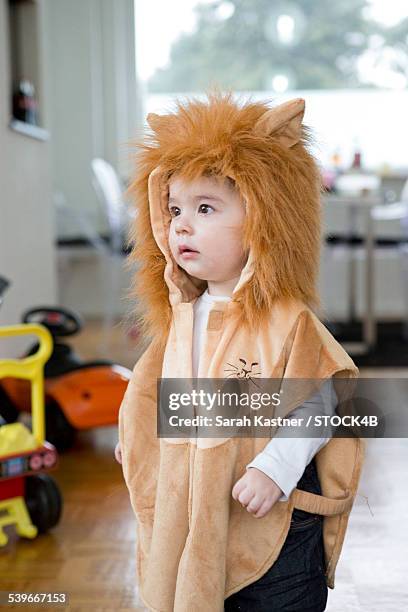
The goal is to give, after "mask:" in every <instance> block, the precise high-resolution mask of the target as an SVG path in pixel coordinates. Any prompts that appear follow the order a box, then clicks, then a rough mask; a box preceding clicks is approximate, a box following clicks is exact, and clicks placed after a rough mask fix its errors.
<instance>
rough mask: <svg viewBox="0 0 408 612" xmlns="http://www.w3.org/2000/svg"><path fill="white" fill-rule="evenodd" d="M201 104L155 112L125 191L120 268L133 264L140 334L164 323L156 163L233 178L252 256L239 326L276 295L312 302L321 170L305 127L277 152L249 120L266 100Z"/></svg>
mask: <svg viewBox="0 0 408 612" xmlns="http://www.w3.org/2000/svg"><path fill="white" fill-rule="evenodd" d="M207 98H208V99H207V101H205V102H202V101H199V100H196V99H193V100H189V101H187V102H180V101H179V102H178V103H177V108H176V111H175V112H174V113H170V114H167V115H162V116H157V115H156V116H155V117H154V121H152V122H151V123H152V127H153V130H152V131H151V132H149V133H147V134H146V135H145V137H144V138H143V139H142V140H141V141H140V142H139V143H137V156H136V168H135V177H134V180H133V182H132V183H131V185H130V188H129V193H130V194H131V195H132V197H133V198H134V202H135V206H136V208H137V210H138V216H137V220H136V222H135V224H134V226H133V227H132V228H131V230H130V236H129V238H130V241H131V243H132V244H133V248H132V252H131V254H130V256H129V264H130V265H131V266H132V265H134V264H136V265H137V266H138V270H137V272H136V273H135V276H134V282H133V286H132V294H133V296H134V297H135V298H136V300H137V302H138V320H139V323H140V324H141V326H142V331H143V333H144V334H145V335H146V336H147V337H149V338H151V339H152V340H153V341H156V342H158V344H160V345H161V344H162V343H163V342H165V340H166V338H167V334H168V330H169V326H170V321H171V315H172V313H171V306H170V303H169V299H168V287H167V285H166V282H165V280H164V276H163V273H164V268H165V265H166V261H165V258H164V255H163V254H162V252H161V251H160V249H159V247H158V246H157V244H156V241H155V239H154V236H153V234H152V229H151V224H150V215H149V202H148V177H149V174H150V173H151V172H152V170H153V169H154V168H156V167H157V166H158V165H160V166H161V167H162V169H163V170H164V171H165V172H166V173H167V174H168V176H170V175H171V174H173V173H176V172H177V173H179V175H180V176H181V177H183V178H184V179H185V180H192V179H194V178H197V177H199V176H201V175H203V174H215V175H221V176H232V177H233V178H234V179H235V181H236V184H237V186H238V188H239V189H240V191H241V192H242V193H243V194H244V195H245V196H246V198H247V201H248V206H247V217H246V222H245V226H244V238H243V240H244V248H246V249H251V250H252V251H253V254H254V257H255V262H256V264H255V273H254V275H253V277H252V279H251V281H250V282H249V283H247V284H246V285H244V286H243V287H242V288H241V290H240V291H239V292H238V293H237V295H236V299H238V300H239V301H240V303H241V309H240V313H241V314H240V316H241V319H242V323H243V324H245V325H249V326H251V328H253V329H254V330H256V329H258V328H259V325H260V324H261V323H262V321H263V320H264V319H265V317H266V318H267V317H268V314H269V313H270V311H271V306H272V303H273V301H274V300H276V299H277V298H284V297H293V298H296V299H300V300H303V301H304V302H305V303H306V304H307V305H308V306H310V307H312V308H313V307H317V306H318V305H319V296H318V292H317V275H318V262H319V251H320V234H321V214H320V193H321V189H322V187H321V176H320V172H319V168H318V165H317V163H316V161H315V159H314V157H313V156H312V154H311V153H310V152H309V150H308V146H309V145H310V144H311V142H312V140H311V132H310V130H309V128H307V127H306V126H304V125H303V126H302V136H301V139H300V141H299V142H298V143H297V144H296V145H294V146H293V147H291V148H286V147H284V146H283V145H282V144H280V142H279V141H278V139H276V138H274V137H273V134H272V135H269V136H267V135H262V134H261V135H258V134H256V133H255V131H254V130H253V127H254V125H255V123H256V121H257V120H258V119H259V118H260V117H261V116H262V115H263V113H265V112H266V111H268V110H269V109H270V106H268V104H267V103H266V102H252V101H246V102H244V103H243V104H241V103H237V102H235V101H234V100H233V96H232V94H231V93H226V94H223V93H220V92H213V93H209V94H208V95H207Z"/></svg>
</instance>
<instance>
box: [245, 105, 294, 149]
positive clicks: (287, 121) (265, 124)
mask: <svg viewBox="0 0 408 612" xmlns="http://www.w3.org/2000/svg"><path fill="white" fill-rule="evenodd" d="M304 113H305V101H304V100H303V99H302V98H295V99H294V100H289V102H284V103H283V104H280V105H279V106H275V107H274V108H271V109H270V110H268V111H266V112H265V113H264V114H263V115H262V116H261V117H260V119H258V121H257V122H256V124H255V126H254V131H255V133H256V134H258V135H259V136H269V135H271V136H273V137H274V138H275V139H277V140H278V141H279V142H280V144H282V145H283V146H285V147H287V148H290V147H293V145H295V144H296V143H297V142H299V140H300V137H301V134H302V120H303V115H304Z"/></svg>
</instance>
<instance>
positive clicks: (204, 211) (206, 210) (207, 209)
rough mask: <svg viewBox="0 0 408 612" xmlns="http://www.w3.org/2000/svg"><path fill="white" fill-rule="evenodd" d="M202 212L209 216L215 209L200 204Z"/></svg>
mask: <svg viewBox="0 0 408 612" xmlns="http://www.w3.org/2000/svg"><path fill="white" fill-rule="evenodd" d="M198 210H199V211H200V212H203V213H205V214H207V213H208V212H209V211H213V210H214V209H213V207H212V206H210V205H209V204H200V206H199V209H198Z"/></svg>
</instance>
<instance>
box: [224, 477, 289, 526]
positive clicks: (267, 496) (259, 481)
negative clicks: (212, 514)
mask: <svg viewBox="0 0 408 612" xmlns="http://www.w3.org/2000/svg"><path fill="white" fill-rule="evenodd" d="M282 494H283V491H282V489H280V488H279V487H278V485H277V484H276V482H275V481H274V480H272V478H269V476H267V475H266V474H264V473H263V472H261V470H258V469H257V468H255V467H251V468H248V469H247V471H246V473H245V474H244V475H243V476H242V477H241V478H240V479H239V480H237V482H236V483H235V485H234V487H233V489H232V497H233V498H234V499H235V500H236V501H238V502H240V503H241V504H242V505H243V506H244V507H246V509H247V511H248V512H251V514H253V515H254V517H255V518H262V517H263V516H265V514H267V512H269V510H270V509H271V508H272V506H273V505H274V503H275V502H276V501H277V500H278V499H279V498H280V497H281V495H282Z"/></svg>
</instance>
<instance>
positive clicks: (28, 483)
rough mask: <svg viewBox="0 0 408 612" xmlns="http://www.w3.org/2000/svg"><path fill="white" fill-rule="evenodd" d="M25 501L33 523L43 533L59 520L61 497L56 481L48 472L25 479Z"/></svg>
mask: <svg viewBox="0 0 408 612" xmlns="http://www.w3.org/2000/svg"><path fill="white" fill-rule="evenodd" d="M24 497H25V502H26V504H27V509H28V513H29V515H30V518H31V521H32V523H33V525H35V526H36V527H37V529H38V531H39V533H45V532H46V531H48V529H51V527H55V525H56V524H57V523H58V522H59V520H60V517H61V512H62V497H61V493H60V491H59V489H58V486H57V484H56V482H55V481H54V480H53V479H52V478H51V476H49V475H48V474H43V473H40V474H33V475H32V476H27V478H26V479H25V496H24Z"/></svg>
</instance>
